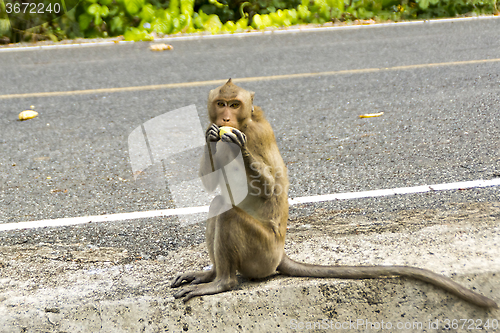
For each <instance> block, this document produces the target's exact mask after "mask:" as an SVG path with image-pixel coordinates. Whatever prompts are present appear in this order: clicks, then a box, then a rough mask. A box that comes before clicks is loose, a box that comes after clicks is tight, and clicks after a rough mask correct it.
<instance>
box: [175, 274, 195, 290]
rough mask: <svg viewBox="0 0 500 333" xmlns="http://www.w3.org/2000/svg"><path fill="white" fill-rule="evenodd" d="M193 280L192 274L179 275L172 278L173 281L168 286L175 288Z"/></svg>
mask: <svg viewBox="0 0 500 333" xmlns="http://www.w3.org/2000/svg"><path fill="white" fill-rule="evenodd" d="M193 280H194V276H186V275H179V276H178V277H176V278H175V279H174V281H173V282H172V284H171V285H170V287H171V288H177V287H179V286H180V285H181V284H184V283H189V282H191V281H193Z"/></svg>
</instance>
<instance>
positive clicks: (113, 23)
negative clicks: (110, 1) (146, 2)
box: [109, 16, 125, 36]
mask: <svg viewBox="0 0 500 333" xmlns="http://www.w3.org/2000/svg"><path fill="white" fill-rule="evenodd" d="M109 29H110V31H111V33H112V34H113V35H115V36H116V35H120V34H122V33H123V31H124V30H125V21H124V20H123V19H122V18H121V17H120V16H115V17H113V18H112V19H111V20H110V21H109Z"/></svg>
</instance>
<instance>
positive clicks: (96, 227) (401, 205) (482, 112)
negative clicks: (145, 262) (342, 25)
mask: <svg viewBox="0 0 500 333" xmlns="http://www.w3.org/2000/svg"><path fill="white" fill-rule="evenodd" d="M498 31H500V20H499V19H480V20H465V21H454V22H433V23H429V22H427V23H423V24H412V25H390V26H378V27H361V28H354V29H340V30H329V31H309V32H296V33H287V34H267V35H259V36H248V37H235V38H205V39H198V40H185V41H175V40H174V41H172V42H171V44H172V45H173V46H174V50H173V51H167V52H159V53H155V52H152V51H150V50H149V48H148V47H149V43H134V44H125V45H112V46H98V47H75V48H63V49H52V50H37V51H35V50H30V51H10V52H5V51H3V50H1V49H0V73H1V77H2V80H0V151H1V153H0V186H1V188H0V223H12V222H22V221H36V220H41V219H54V218H61V217H76V216H86V215H100V214H113V213H120V212H134V211H144V210H155V209H163V208H174V204H173V203H172V197H171V193H170V192H169V191H168V190H166V189H156V190H153V189H150V190H145V189H143V188H141V187H140V186H138V185H137V184H136V183H135V182H134V180H133V176H132V171H131V164H130V161H129V155H128V143H127V142H128V141H127V138H128V136H129V134H130V133H131V132H132V131H133V130H134V129H135V128H137V127H138V126H140V125H141V124H142V123H144V122H146V121H148V120H150V119H152V118H154V117H156V116H159V115H162V114H164V113H166V112H168V111H172V110H175V109H178V108H180V107H184V106H187V105H191V104H194V105H196V108H197V110H198V112H199V114H200V118H201V119H202V126H203V127H205V126H206V125H207V124H208V122H207V118H206V116H205V115H204V112H205V109H206V99H207V94H208V91H209V90H210V89H212V88H213V87H215V86H217V85H216V84H212V85H210V84H193V85H192V86H189V87H183V86H181V85H177V86H174V87H171V88H164V89H145V90H139V89H135V90H134V89H132V90H130V91H124V90H119V89H118V90H117V91H116V92H111V91H109V90H108V91H104V92H102V91H101V92H100V91H93V92H92V91H91V92H87V93H83V94H82V93H79V92H78V91H82V90H91V89H109V88H124V87H140V86H146V85H157V84H168V83H172V84H176V83H185V82H204V81H209V80H223V79H227V78H229V77H231V78H234V79H239V78H254V77H265V78H260V79H257V80H254V81H251V80H249V81H247V82H243V83H241V84H240V85H241V86H242V87H244V88H246V89H249V90H253V91H255V92H256V97H255V104H257V105H259V106H261V107H262V108H263V109H264V110H265V112H266V115H267V118H268V120H269V121H270V122H271V124H272V126H273V128H274V131H275V134H276V137H277V141H278V145H279V148H280V150H281V154H282V156H283V158H284V160H285V162H286V164H287V167H288V169H289V177H290V183H291V186H290V193H289V195H290V197H292V198H293V197H300V196H305V195H316V194H325V193H339V192H355V191H364V190H372V189H385V188H394V187H407V186H416V185H424V184H439V183H449V182H457V181H467V180H476V179H493V178H498V177H500V139H499V138H500V112H499V110H500V95H499V94H498V92H499V88H500V75H499V73H500V40H499V39H498ZM495 59H496V60H495ZM487 60H494V61H487ZM465 61H473V62H469V63H464V62H465ZM443 63H446V64H443ZM434 64H441V65H434ZM418 65H423V66H418ZM387 68H389V69H387ZM360 69H381V70H368V71H357V70H360ZM342 71H345V72H342ZM324 72H330V73H324ZM331 72H336V73H331ZM301 73H311V75H306V76H303V77H297V76H293V74H301ZM314 73H316V74H314ZM318 73H319V74H318ZM321 73H323V74H321ZM277 75H284V76H283V77H276V76H277ZM72 91H73V93H68V94H55V95H46V96H44V95H40V94H38V95H37V93H43V92H72ZM19 94H26V95H24V96H20V95H19ZM30 105H34V106H35V109H36V110H37V111H38V112H39V117H37V118H35V119H33V120H29V121H25V122H20V121H17V120H16V119H17V115H18V113H19V112H20V111H22V110H25V109H27V108H29V107H30ZM381 111H383V112H384V115H383V116H382V117H379V118H370V119H360V118H358V115H360V114H364V113H373V112H381ZM499 198H500V189H499V187H498V186H497V187H491V188H486V189H474V190H465V191H449V192H441V193H436V194H421V195H409V196H398V197H390V198H372V199H359V200H352V201H348V202H344V201H343V202H329V203H322V204H316V205H302V206H299V207H293V208H292V209H291V216H292V217H298V216H305V215H308V214H310V213H311V212H314V211H317V210H318V209H337V210H338V209H346V208H349V209H350V208H355V209H354V210H351V211H350V212H351V213H352V212H357V213H356V214H364V213H363V212H366V211H368V212H378V213H380V212H386V213H387V214H390V213H391V212H393V211H395V210H399V209H409V208H419V207H420V208H425V209H429V208H432V207H440V208H443V207H445V206H446V205H447V204H449V203H454V202H481V201H493V202H498V201H499ZM443 209H444V208H443ZM0 241H1V242H2V243H3V244H19V243H39V242H49V243H50V242H67V243H83V244H85V243H88V244H92V245H98V246H105V245H106V246H125V247H128V248H129V250H131V253H137V254H139V255H141V256H143V257H145V258H149V257H151V256H153V257H154V256H156V255H159V254H164V253H167V252H168V251H170V250H173V249H175V248H177V247H179V246H186V245H189V244H193V243H199V242H201V241H203V226H202V225H194V226H191V227H189V228H178V227H177V224H176V223H175V218H167V219H164V218H151V219H143V220H134V221H131V222H115V223H102V224H88V225H83V226H73V227H62V228H44V229H41V230H19V231H9V232H2V233H1V234H0Z"/></svg>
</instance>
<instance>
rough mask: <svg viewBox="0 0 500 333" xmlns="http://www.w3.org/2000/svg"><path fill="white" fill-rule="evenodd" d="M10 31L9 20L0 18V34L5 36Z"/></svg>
mask: <svg viewBox="0 0 500 333" xmlns="http://www.w3.org/2000/svg"><path fill="white" fill-rule="evenodd" d="M9 32H10V20H9V19H0V36H7V34H8V33H9Z"/></svg>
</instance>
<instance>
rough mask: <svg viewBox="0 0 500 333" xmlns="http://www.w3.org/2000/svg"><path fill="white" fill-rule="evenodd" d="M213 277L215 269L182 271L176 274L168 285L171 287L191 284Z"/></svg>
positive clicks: (211, 279) (204, 281) (210, 279)
mask: <svg viewBox="0 0 500 333" xmlns="http://www.w3.org/2000/svg"><path fill="white" fill-rule="evenodd" d="M213 279H215V271H214V270H213V269H211V270H209V271H202V272H190V273H184V274H181V275H179V276H177V277H176V278H175V279H174V280H173V281H172V284H171V285H170V287H171V288H177V287H179V286H180V285H181V284H184V283H191V284H200V283H206V282H210V281H213Z"/></svg>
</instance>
